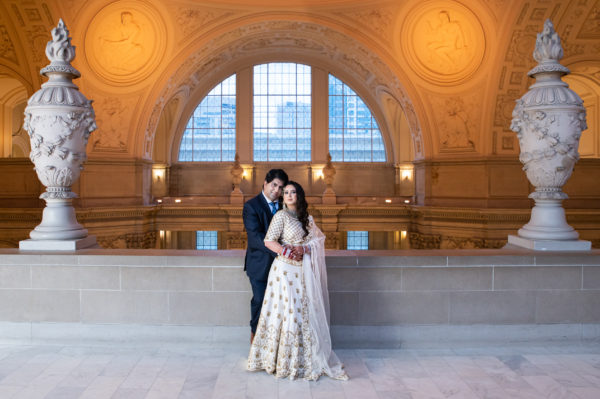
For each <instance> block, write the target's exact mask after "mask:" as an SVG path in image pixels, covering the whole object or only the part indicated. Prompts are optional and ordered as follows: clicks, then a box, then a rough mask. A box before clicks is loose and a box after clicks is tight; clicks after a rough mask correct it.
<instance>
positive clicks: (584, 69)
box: [563, 58, 600, 158]
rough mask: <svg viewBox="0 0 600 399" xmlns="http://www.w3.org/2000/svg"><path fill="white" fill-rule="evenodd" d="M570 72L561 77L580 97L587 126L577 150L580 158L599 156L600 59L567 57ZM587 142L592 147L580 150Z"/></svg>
mask: <svg viewBox="0 0 600 399" xmlns="http://www.w3.org/2000/svg"><path fill="white" fill-rule="evenodd" d="M566 62H569V63H568V68H569V69H570V70H571V73H570V74H569V75H567V76H565V77H564V78H563V80H564V81H566V82H567V83H568V84H569V86H570V88H571V89H572V90H573V91H575V92H576V93H577V94H578V95H579V96H580V97H581V98H582V99H583V105H584V107H585V108H586V111H587V117H586V119H587V126H588V128H587V129H586V130H584V131H583V132H582V137H581V139H580V141H579V152H580V155H581V157H582V158H600V131H599V130H598V129H600V61H594V60H587V59H581V60H577V59H573V58H572V59H567V60H566ZM566 62H565V64H566ZM587 143H589V145H590V146H591V147H592V148H588V149H587V150H588V151H585V150H582V146H584V145H586V144H587Z"/></svg>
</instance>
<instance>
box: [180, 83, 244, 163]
mask: <svg viewBox="0 0 600 399" xmlns="http://www.w3.org/2000/svg"><path fill="white" fill-rule="evenodd" d="M235 97H236V89H235V75H231V76H230V77H228V78H227V79H225V80H224V81H222V82H221V83H219V84H218V85H216V86H215V87H214V89H212V90H211V91H210V92H209V93H208V94H207V95H206V97H204V99H203V100H202V101H201V102H200V104H199V105H198V106H197V107H196V109H195V110H194V113H193V115H192V117H191V118H190V120H189V121H188V123H187V125H186V128H185V131H184V132H183V137H182V138H181V144H180V146H179V161H188V162H193V161H213V162H219V161H233V160H234V158H235Z"/></svg>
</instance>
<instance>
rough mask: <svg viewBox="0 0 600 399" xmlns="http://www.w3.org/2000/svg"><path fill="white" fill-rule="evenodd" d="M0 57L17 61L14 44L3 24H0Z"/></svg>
mask: <svg viewBox="0 0 600 399" xmlns="http://www.w3.org/2000/svg"><path fill="white" fill-rule="evenodd" d="M0 58H4V59H6V60H8V61H12V62H14V63H17V54H16V53H15V46H14V45H13V42H12V40H10V36H9V35H8V31H7V30H6V26H4V25H0Z"/></svg>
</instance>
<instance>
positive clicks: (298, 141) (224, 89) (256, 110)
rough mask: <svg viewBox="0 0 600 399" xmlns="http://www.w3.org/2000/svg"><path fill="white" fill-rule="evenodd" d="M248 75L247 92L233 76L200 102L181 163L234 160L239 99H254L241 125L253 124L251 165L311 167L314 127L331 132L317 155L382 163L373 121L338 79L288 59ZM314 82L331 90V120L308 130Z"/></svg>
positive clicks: (184, 139) (258, 67)
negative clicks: (250, 109)
mask: <svg viewBox="0 0 600 399" xmlns="http://www.w3.org/2000/svg"><path fill="white" fill-rule="evenodd" d="M252 71H253V74H252V75H251V76H252V77H251V79H252V82H253V85H252V87H251V90H250V91H248V90H246V91H240V93H237V89H236V75H231V76H230V77H228V78H227V79H225V80H223V81H222V82H221V83H219V84H218V85H217V86H215V87H214V88H213V89H212V90H211V91H210V92H209V93H208V94H207V95H206V97H204V98H203V99H202V101H201V102H200V104H199V105H198V106H197V107H196V109H195V110H194V113H193V115H192V117H191V118H190V119H189V121H188V123H187V125H186V128H185V130H184V132H183V136H182V138H181V143H180V147H179V155H178V159H179V161H180V162H192V161H196V162H198V161H203V162H221V161H233V160H234V158H235V154H236V147H235V146H236V95H241V96H244V98H241V101H242V102H243V104H246V99H247V100H249V99H252V104H253V109H252V111H251V113H250V114H249V119H250V118H251V119H252V120H247V121H244V122H243V124H244V126H245V125H246V124H248V125H250V126H252V138H249V139H250V140H252V143H253V149H252V150H251V151H250V154H248V155H251V156H252V157H253V160H254V161H257V162H310V161H311V160H312V156H313V154H312V153H311V141H312V140H311V136H312V131H313V130H314V129H313V128H315V129H318V130H319V131H323V130H324V131H328V132H329V139H328V140H329V148H328V149H326V148H319V149H318V150H319V151H320V153H321V154H323V153H324V154H326V153H327V151H329V153H330V154H331V157H332V160H333V161H334V162H386V152H385V146H384V143H383V138H382V135H381V131H380V130H379V126H378V124H377V122H376V120H375V117H374V116H373V114H372V113H371V110H370V109H369V107H368V106H367V105H366V104H365V102H364V101H363V100H362V98H360V97H359V96H358V95H357V94H356V93H355V92H354V91H353V90H352V89H351V88H350V87H349V86H348V85H347V84H345V83H344V82H343V81H341V80H340V79H338V78H336V77H335V76H334V75H332V74H328V75H324V76H323V75H320V76H319V77H315V76H313V74H312V68H311V66H309V65H303V64H297V63H289V62H274V63H268V64H260V65H254V66H252ZM244 76H249V74H242V75H241V76H240V79H248V77H246V78H244ZM315 79H316V80H317V81H316V82H314V81H313V80H315ZM320 79H323V80H324V81H321V80H320ZM327 83H328V85H329V88H328V89H327V88H326V87H325V84H327ZM313 85H317V86H314V87H318V90H319V91H318V92H319V93H322V94H319V95H327V93H328V97H329V119H328V120H327V119H318V120H316V122H315V123H317V124H318V126H317V127H313V126H312V123H313V118H312V104H313V99H312V96H313V95H315V93H313V92H312V88H313ZM242 87H247V86H244V85H242ZM327 90H328V91H327ZM245 96H249V97H245ZM244 140H245V139H242V140H241V141H242V142H246V141H244ZM238 152H239V149H238ZM321 156H322V155H321Z"/></svg>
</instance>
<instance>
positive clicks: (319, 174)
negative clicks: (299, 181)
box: [313, 168, 325, 180]
mask: <svg viewBox="0 0 600 399" xmlns="http://www.w3.org/2000/svg"><path fill="white" fill-rule="evenodd" d="M323 177H325V175H324V174H323V168H313V179H314V180H319V179H322V178H323Z"/></svg>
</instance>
